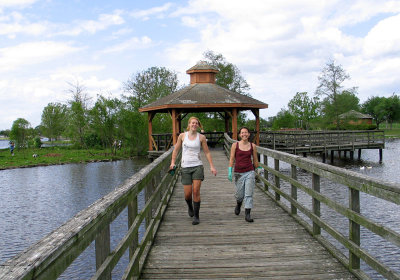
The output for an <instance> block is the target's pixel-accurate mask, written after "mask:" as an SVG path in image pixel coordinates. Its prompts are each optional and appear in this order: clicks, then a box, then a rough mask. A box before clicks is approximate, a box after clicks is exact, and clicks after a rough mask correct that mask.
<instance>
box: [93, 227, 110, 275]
mask: <svg viewBox="0 0 400 280" xmlns="http://www.w3.org/2000/svg"><path fill="white" fill-rule="evenodd" d="M110 247H111V245H110V225H107V226H106V227H104V229H102V230H101V231H100V233H99V235H98V236H97V238H96V240H95V251H96V270H97V269H99V268H100V266H101V265H102V264H103V262H104V260H105V259H106V258H107V257H108V255H109V254H110V251H111V249H110ZM100 279H101V280H108V279H110V280H111V272H109V273H108V274H106V275H103V276H102V277H101V278H100Z"/></svg>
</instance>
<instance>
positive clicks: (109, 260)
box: [0, 149, 180, 280]
mask: <svg viewBox="0 0 400 280" xmlns="http://www.w3.org/2000/svg"><path fill="white" fill-rule="evenodd" d="M171 155H172V149H170V150H169V151H167V152H166V153H164V154H163V155H162V156H160V157H159V158H157V159H156V160H155V161H154V162H152V163H151V164H149V165H147V166H146V167H144V168H143V169H141V170H140V171H139V172H138V173H136V174H135V175H133V176H132V177H131V178H129V179H127V180H126V181H125V182H124V183H123V184H122V185H120V186H119V187H117V188H116V189H115V190H114V191H112V192H111V193H109V194H108V195H106V196H104V197H103V198H101V199H99V200H98V201H96V202H95V203H93V204H92V205H90V206H89V207H88V208H87V209H85V210H83V211H81V212H79V213H78V214H77V215H76V216H75V217H73V218H72V219H71V220H69V221H68V222H66V223H65V224H64V225H62V226H61V227H59V228H58V229H56V230H55V231H53V232H52V233H50V234H49V235H47V236H46V237H45V238H43V239H42V240H40V241H39V242H38V243H36V244H35V245H33V246H32V247H30V248H29V249H28V250H26V251H25V252H23V253H21V254H20V255H18V256H16V257H14V258H13V259H10V260H9V261H7V262H5V263H4V264H2V265H1V266H0V279H46V280H47V279H56V278H57V277H58V276H59V275H61V274H62V272H63V271H64V270H65V269H67V268H68V267H69V266H70V265H71V263H72V262H73V261H74V260H75V259H76V258H77V257H78V256H79V255H80V254H81V253H82V252H83V251H84V250H85V249H86V248H87V247H88V246H89V245H90V244H91V243H92V242H95V248H96V249H95V250H96V273H95V274H94V275H93V277H92V279H111V272H112V270H113V268H114V267H115V266H116V265H117V263H118V262H119V260H120V259H121V257H122V256H123V255H124V253H125V252H126V251H127V250H128V249H129V264H128V266H127V268H126V270H125V273H124V275H123V277H122V279H137V278H138V276H139V275H140V272H141V269H142V265H143V262H144V260H145V258H146V256H147V253H148V250H149V248H150V246H151V244H152V241H153V238H154V236H155V233H156V232H157V229H158V226H159V223H160V220H161V218H162V216H163V214H164V212H165V210H166V207H167V204H168V201H169V199H170V197H171V194H172V190H173V187H174V186H175V183H176V180H177V178H178V172H176V173H175V175H174V176H171V175H169V174H168V173H167V170H168V168H169V164H170V162H171ZM178 157H180V155H179V156H178ZM177 162H180V161H179V160H177ZM143 190H144V194H145V195H144V197H145V201H144V203H145V204H144V207H143V208H142V209H141V210H139V207H138V195H139V193H141V191H143ZM124 209H127V210H128V221H127V223H128V225H129V229H128V231H127V233H126V235H125V236H124V237H123V238H122V239H121V240H120V241H119V243H118V245H117V246H116V247H115V249H114V250H113V251H111V250H110V235H111V232H110V224H111V222H112V221H113V220H114V219H115V218H116V217H117V216H119V215H120V214H121V212H122V211H123V210H124ZM143 221H145V232H144V234H143V236H142V238H141V240H140V242H139V226H140V225H141V224H142V222H143Z"/></svg>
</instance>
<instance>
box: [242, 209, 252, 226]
mask: <svg viewBox="0 0 400 280" xmlns="http://www.w3.org/2000/svg"><path fill="white" fill-rule="evenodd" d="M250 212H251V209H245V213H246V215H245V217H244V219H245V220H246V222H249V223H252V222H254V220H253V219H252V218H251V217H250Z"/></svg>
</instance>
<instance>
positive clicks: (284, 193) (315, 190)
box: [225, 134, 400, 279]
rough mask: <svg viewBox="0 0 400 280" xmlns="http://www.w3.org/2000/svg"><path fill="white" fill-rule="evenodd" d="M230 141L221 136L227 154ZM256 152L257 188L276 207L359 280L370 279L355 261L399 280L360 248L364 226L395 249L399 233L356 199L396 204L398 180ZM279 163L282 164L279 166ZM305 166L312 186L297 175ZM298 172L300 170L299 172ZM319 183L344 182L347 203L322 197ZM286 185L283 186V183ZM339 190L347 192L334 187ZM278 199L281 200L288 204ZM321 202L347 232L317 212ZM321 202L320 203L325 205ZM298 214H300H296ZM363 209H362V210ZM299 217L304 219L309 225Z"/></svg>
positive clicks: (261, 150)
mask: <svg viewBox="0 0 400 280" xmlns="http://www.w3.org/2000/svg"><path fill="white" fill-rule="evenodd" d="M233 142H234V140H232V139H231V138H230V137H229V136H228V134H225V149H226V153H227V155H229V149H230V146H231V144H232V143H233ZM257 152H258V154H259V156H260V162H261V166H262V167H263V169H264V172H263V173H264V174H263V175H257V178H258V180H259V181H260V183H259V184H258V187H260V188H261V189H262V190H263V191H264V192H265V194H267V195H268V196H269V197H271V198H272V199H273V200H274V201H275V202H276V203H277V204H278V205H279V206H281V207H282V208H283V209H284V210H286V211H287V212H288V213H289V214H290V215H291V216H292V217H293V218H294V219H295V220H297V221H298V222H299V223H300V224H301V225H303V226H304V227H305V228H306V230H307V231H309V232H310V234H311V235H313V236H314V237H315V238H316V239H317V240H318V241H319V242H320V243H322V244H323V245H324V246H325V247H326V248H327V249H328V250H329V251H330V252H331V253H332V255H334V256H335V257H336V258H337V259H338V260H339V261H340V262H341V263H343V265H345V266H346V267H347V268H348V269H349V270H350V271H351V272H352V273H354V274H355V275H356V276H357V277H358V278H360V279H368V278H369V277H368V276H367V275H366V274H365V273H364V272H363V271H362V270H360V260H363V261H364V262H365V263H366V264H367V265H368V266H370V267H371V268H372V269H374V270H375V271H376V272H377V273H379V274H380V275H382V276H383V277H385V278H387V279H400V274H399V273H397V272H395V271H393V270H392V269H391V268H390V267H387V266H386V265H385V264H383V263H382V262H381V261H379V260H378V258H377V257H376V256H372V255H371V254H370V253H369V252H367V250H365V249H364V248H362V247H361V246H360V244H361V238H362V235H361V230H360V227H364V228H365V229H366V230H368V231H369V233H370V234H373V235H378V236H380V237H382V238H383V239H385V240H387V241H388V242H389V243H391V244H393V245H394V246H395V247H396V246H397V247H400V234H399V232H396V231H394V230H392V229H390V228H388V227H386V226H384V225H382V224H380V223H379V221H373V220H371V219H369V218H367V217H366V216H365V215H363V214H361V210H362V206H364V205H361V203H360V192H363V193H366V194H369V195H371V196H374V197H377V198H380V199H383V200H384V202H385V203H394V204H396V205H400V184H394V183H390V182H385V181H382V180H378V179H374V178H371V177H368V176H364V175H362V174H358V173H356V172H352V171H348V170H345V169H342V168H338V167H335V166H330V165H328V164H324V163H320V162H317V161H314V160H310V159H308V158H303V157H300V156H296V155H292V154H288V153H284V152H280V151H275V150H271V149H267V148H262V147H257ZM268 158H269V159H270V160H271V162H273V167H270V166H269V165H268ZM281 163H287V164H289V165H290V166H291V168H290V170H291V172H290V175H288V174H287V172H286V174H285V172H282V170H280V165H281ZM281 166H282V165H281ZM298 170H304V171H305V172H307V173H309V174H310V177H311V182H312V183H311V186H307V185H306V184H305V183H304V182H303V183H302V182H300V180H298V179H297V171H298ZM302 172H303V171H302ZM321 178H323V180H324V181H331V182H334V183H338V184H341V185H343V186H344V187H345V188H347V189H348V193H349V198H348V206H345V205H343V204H342V203H339V202H338V201H335V200H333V199H332V198H330V197H328V196H326V195H324V194H323V193H324V192H325V191H324V185H323V184H321ZM284 183H285V184H286V185H287V187H286V188H282V186H283V184H284ZM298 190H301V191H302V192H303V193H304V195H306V196H307V197H309V200H310V201H309V204H310V205H311V208H312V209H309V208H310V207H307V206H306V205H304V204H302V203H301V202H300V201H299V200H298V198H297V196H298ZM337 191H338V192H340V191H346V190H343V189H337ZM282 199H285V200H286V201H285V202H286V204H287V205H290V206H287V205H286V204H285V203H284V202H283V201H282ZM321 204H323V205H325V206H326V207H328V208H330V209H332V210H333V211H334V213H335V215H337V216H338V217H339V216H340V217H345V218H346V219H347V220H348V222H349V226H348V232H349V234H348V236H345V235H344V234H342V233H341V232H340V231H339V230H338V229H337V228H334V226H333V225H332V224H330V223H329V222H330V221H328V220H326V219H324V218H323V217H322V216H321ZM325 206H324V207H325ZM298 211H299V212H301V215H299V214H298ZM364 212H365V211H364ZM302 216H303V217H308V218H309V219H310V223H309V222H307V221H306V220H305V219H304V218H302ZM321 230H324V231H325V233H326V234H327V235H329V236H331V237H332V238H333V239H336V240H337V241H338V242H339V243H341V244H342V245H343V246H344V247H345V248H346V249H347V250H348V253H349V257H347V256H346V255H345V254H344V253H343V252H342V251H341V250H340V249H339V248H337V247H336V246H335V245H334V244H333V243H334V242H330V241H329V240H328V239H327V238H325V237H323V236H322V235H321Z"/></svg>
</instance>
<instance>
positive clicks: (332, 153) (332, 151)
mask: <svg viewBox="0 0 400 280" xmlns="http://www.w3.org/2000/svg"><path fill="white" fill-rule="evenodd" d="M334 155H335V151H334V150H331V164H333V157H334Z"/></svg>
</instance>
